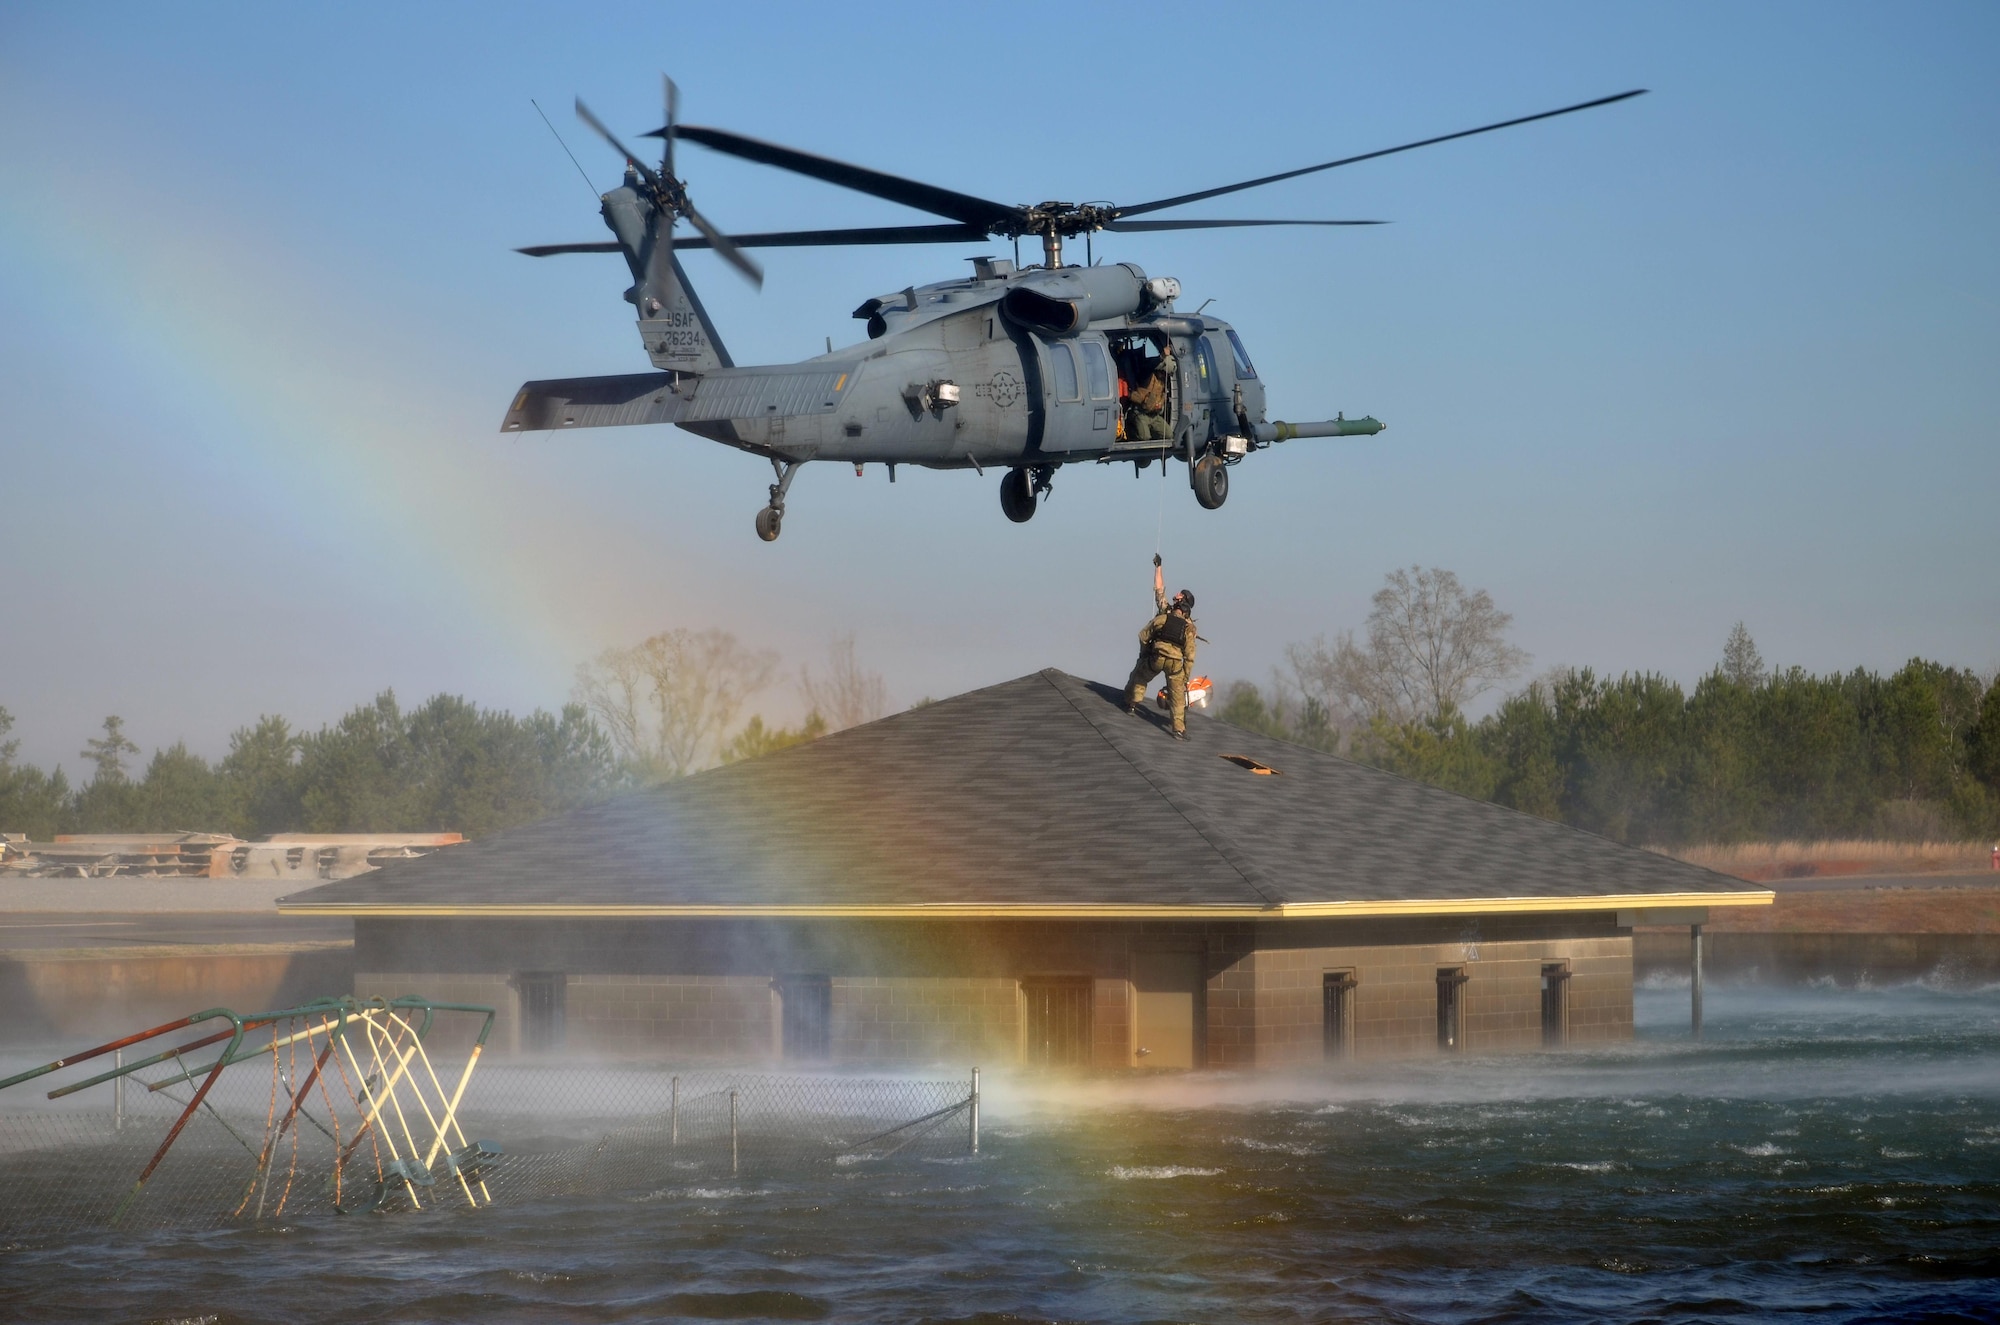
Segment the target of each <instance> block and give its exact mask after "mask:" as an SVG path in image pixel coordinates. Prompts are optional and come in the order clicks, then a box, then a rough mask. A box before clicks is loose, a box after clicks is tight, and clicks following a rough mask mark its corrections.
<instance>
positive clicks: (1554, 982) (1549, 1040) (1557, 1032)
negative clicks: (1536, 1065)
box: [1542, 962, 1569, 1049]
mask: <svg viewBox="0 0 2000 1325" xmlns="http://www.w3.org/2000/svg"><path fill="white" fill-rule="evenodd" d="M1568 996H1569V963H1568V962H1543V963H1542V1043H1543V1045H1545V1046H1547V1047H1548V1048H1551V1049H1553V1048H1555V1047H1556V1046H1558V1045H1560V1044H1561V1043H1562V1042H1563V1041H1564V1040H1566V1039H1567V1038H1569V1035H1568V1032H1569V1017H1568V1012H1569V997H1568Z"/></svg>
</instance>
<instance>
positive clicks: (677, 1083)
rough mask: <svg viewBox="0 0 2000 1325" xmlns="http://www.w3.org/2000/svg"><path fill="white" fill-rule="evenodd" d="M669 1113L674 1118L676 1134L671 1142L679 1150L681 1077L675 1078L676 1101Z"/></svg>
mask: <svg viewBox="0 0 2000 1325" xmlns="http://www.w3.org/2000/svg"><path fill="white" fill-rule="evenodd" d="M668 1113H669V1114H670V1115H671V1116H672V1118H673V1120H674V1136H673V1140H672V1141H671V1142H670V1143H669V1144H670V1145H671V1146H672V1147H673V1148H674V1149H675V1150H678V1149H680V1145H681V1079H680V1078H679V1077H675V1078H674V1102H673V1106H672V1107H671V1108H670V1109H669V1110H668Z"/></svg>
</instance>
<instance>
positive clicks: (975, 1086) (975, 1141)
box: [972, 1067, 979, 1155]
mask: <svg viewBox="0 0 2000 1325" xmlns="http://www.w3.org/2000/svg"><path fill="white" fill-rule="evenodd" d="M972 1153H973V1154H975V1155H976V1154H978V1153H979V1069H978V1068H976V1067H975V1068H973V1069H972Z"/></svg>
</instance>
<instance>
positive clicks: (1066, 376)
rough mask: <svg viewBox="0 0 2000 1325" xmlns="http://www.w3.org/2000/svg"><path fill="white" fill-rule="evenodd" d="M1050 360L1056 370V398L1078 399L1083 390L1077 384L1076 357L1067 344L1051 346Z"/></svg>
mask: <svg viewBox="0 0 2000 1325" xmlns="http://www.w3.org/2000/svg"><path fill="white" fill-rule="evenodd" d="M1049 362H1050V363H1052V364H1054V365H1055V370H1056V399H1057V400H1077V399H1080V398H1081V397H1082V395H1083V392H1082V391H1080V390H1079V389H1078V388H1077V385H1076V358H1075V356H1073V355H1071V354H1070V352H1069V346H1067V345H1051V346H1049Z"/></svg>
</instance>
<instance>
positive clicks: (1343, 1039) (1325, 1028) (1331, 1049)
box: [1320, 971, 1354, 1059]
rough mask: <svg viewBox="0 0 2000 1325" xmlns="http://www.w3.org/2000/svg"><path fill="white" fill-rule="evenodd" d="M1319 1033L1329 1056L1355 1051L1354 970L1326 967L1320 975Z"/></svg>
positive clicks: (1342, 1056)
mask: <svg viewBox="0 0 2000 1325" xmlns="http://www.w3.org/2000/svg"><path fill="white" fill-rule="evenodd" d="M1320 1035H1321V1043H1322V1045H1323V1046H1324V1047H1325V1050H1326V1056H1327V1057H1328V1058H1330V1059H1332V1058H1347V1057H1350V1056H1351V1055H1352V1054H1353V1053H1354V972H1352V971H1328V972H1327V973H1326V975H1325V976H1324V977H1323V978H1322V979H1321V981H1320Z"/></svg>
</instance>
